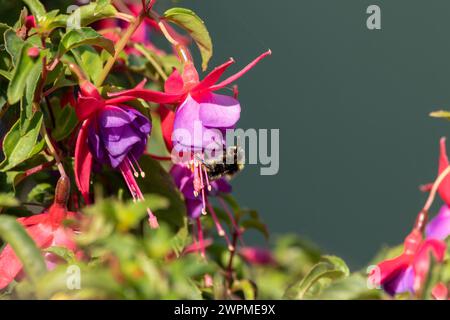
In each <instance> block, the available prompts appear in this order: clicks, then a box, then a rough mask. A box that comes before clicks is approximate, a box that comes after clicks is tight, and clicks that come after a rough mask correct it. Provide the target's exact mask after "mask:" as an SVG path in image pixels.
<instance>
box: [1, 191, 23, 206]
mask: <svg viewBox="0 0 450 320" xmlns="http://www.w3.org/2000/svg"><path fill="white" fill-rule="evenodd" d="M18 205H19V201H18V200H17V199H16V198H15V197H14V195H13V194H11V193H0V207H17V206H18Z"/></svg>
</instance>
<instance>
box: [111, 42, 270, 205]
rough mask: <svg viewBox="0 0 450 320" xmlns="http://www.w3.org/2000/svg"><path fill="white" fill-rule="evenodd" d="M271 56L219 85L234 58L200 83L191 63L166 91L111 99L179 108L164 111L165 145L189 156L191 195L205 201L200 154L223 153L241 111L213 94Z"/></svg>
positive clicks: (134, 91)
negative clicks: (227, 131)
mask: <svg viewBox="0 0 450 320" xmlns="http://www.w3.org/2000/svg"><path fill="white" fill-rule="evenodd" d="M270 54H271V51H270V50H269V51H267V52H265V53H263V54H262V55H261V56H259V57H258V58H256V59H255V60H254V61H252V62H251V63H250V64H249V65H247V66H246V67H245V68H244V69H242V70H241V71H240V72H238V73H236V74H235V75H233V76H231V77H229V78H227V79H225V80H223V81H222V82H219V83H217V82H218V81H219V79H220V77H221V76H222V74H223V73H224V72H225V70H226V69H227V68H228V67H229V66H230V65H231V64H233V63H234V60H233V59H230V60H229V61H228V62H226V63H224V64H223V65H221V66H219V67H217V68H215V69H214V70H213V71H212V72H211V73H209V74H208V75H207V76H206V77H205V78H204V79H203V80H202V81H200V80H199V76H198V73H197V70H196V69H195V67H194V65H193V63H192V62H190V61H188V62H187V63H186V64H185V66H184V70H183V73H182V74H181V75H180V73H179V72H178V70H176V69H175V70H174V71H173V73H172V74H171V75H170V77H169V78H168V79H167V81H166V83H165V88H164V89H165V92H158V91H152V90H147V89H144V88H143V84H141V85H139V87H137V88H135V89H132V90H125V91H122V92H118V93H111V94H110V96H111V97H115V98H131V97H135V98H142V99H144V100H147V101H152V102H156V103H160V104H175V105H179V106H178V107H177V108H176V111H175V114H173V115H171V114H170V113H164V112H163V116H164V117H163V122H162V127H163V136H164V137H165V139H166V145H168V146H172V145H173V146H174V148H176V150H177V151H182V152H183V154H186V153H187V154H188V155H189V154H190V155H191V157H190V158H189V159H190V161H189V163H187V164H186V165H187V166H189V167H190V168H191V169H192V171H193V179H192V186H193V189H194V192H193V193H194V195H195V197H197V196H199V195H201V198H202V199H205V198H206V192H207V191H208V190H209V189H211V186H210V184H209V182H208V180H207V179H208V176H207V174H206V168H205V167H204V165H203V163H202V161H201V159H204V156H203V152H204V151H205V150H206V149H211V148H212V149H214V150H219V152H222V149H223V148H224V146H225V141H224V139H223V131H224V130H225V129H228V128H234V125H235V124H236V122H237V121H238V120H239V117H240V112H241V106H240V104H239V101H237V100H236V99H235V98H233V97H229V96H225V95H221V94H216V93H214V92H215V91H217V90H220V89H223V88H225V87H226V86H228V85H230V84H231V83H233V82H234V81H236V80H237V79H238V78H239V77H241V76H242V75H244V74H245V73H246V72H247V71H249V70H250V69H252V68H253V67H254V66H255V65H256V64H257V63H258V62H259V61H261V60H262V59H263V58H265V57H266V56H268V55H270ZM196 126H197V127H198V126H199V127H200V133H201V134H200V137H197V134H196V130H197V128H196ZM177 132H183V134H182V135H181V136H180V135H177ZM169 137H171V141H170V142H168V141H167V139H168V138H169ZM186 138H187V139H186ZM202 202H203V211H205V206H206V201H205V200H203V201H202ZM197 204H198V202H192V203H189V205H191V206H194V205H197ZM191 212H194V210H191ZM205 212H206V211H205Z"/></svg>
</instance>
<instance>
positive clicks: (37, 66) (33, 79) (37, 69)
mask: <svg viewBox="0 0 450 320" xmlns="http://www.w3.org/2000/svg"><path fill="white" fill-rule="evenodd" d="M40 57H42V55H41V56H40ZM33 62H34V65H33V67H32V68H31V70H30V72H29V73H28V75H27V80H26V83H25V101H22V110H21V112H23V111H25V113H24V114H21V117H25V118H26V119H30V118H31V117H32V116H33V100H34V95H35V92H36V88H37V85H38V83H39V79H40V78H41V73H42V58H39V59H37V60H36V61H33ZM23 107H25V110H23Z"/></svg>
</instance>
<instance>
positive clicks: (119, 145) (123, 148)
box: [101, 126, 143, 156]
mask: <svg viewBox="0 0 450 320" xmlns="http://www.w3.org/2000/svg"><path fill="white" fill-rule="evenodd" d="M116 135H119V136H120V138H119V139H118V140H116V139H113V140H112V141H111V140H110V139H109V138H110V137H115V136H116ZM101 136H102V138H103V143H104V145H105V148H106V150H107V151H108V153H109V154H110V155H112V156H118V155H122V154H124V153H126V152H128V151H129V150H131V148H132V147H133V145H134V144H135V143H142V142H143V141H142V137H140V136H139V134H137V133H136V132H135V131H134V130H133V129H132V128H131V127H129V126H127V127H123V128H114V129H112V128H109V129H108V130H107V129H103V130H102V131H101Z"/></svg>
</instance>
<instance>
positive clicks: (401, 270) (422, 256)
mask: <svg viewBox="0 0 450 320" xmlns="http://www.w3.org/2000/svg"><path fill="white" fill-rule="evenodd" d="M445 250H446V245H445V243H444V242H442V241H440V240H437V239H423V238H422V234H421V232H420V231H419V230H418V229H414V230H413V231H412V232H411V233H410V234H409V235H408V236H407V237H406V239H405V242H404V249H403V253H402V254H401V255H400V256H398V257H396V258H394V259H389V260H385V261H383V262H381V263H379V264H378V267H377V268H375V269H374V270H373V271H372V273H371V275H370V276H369V279H371V280H372V282H373V283H374V284H375V285H381V286H382V287H383V289H384V290H385V291H386V292H387V293H389V294H391V295H394V294H397V293H402V292H411V293H414V292H417V290H419V289H420V288H421V286H422V285H423V283H424V281H425V278H426V275H427V273H428V271H429V266H430V254H432V255H433V256H434V258H435V259H436V260H437V261H438V262H441V261H442V260H443V259H444V255H445Z"/></svg>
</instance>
